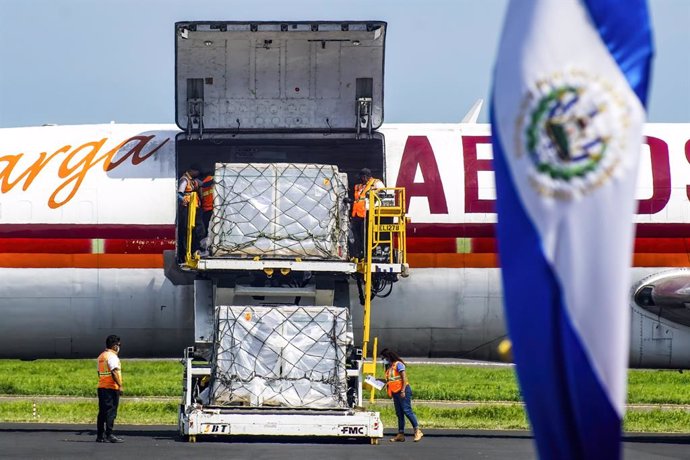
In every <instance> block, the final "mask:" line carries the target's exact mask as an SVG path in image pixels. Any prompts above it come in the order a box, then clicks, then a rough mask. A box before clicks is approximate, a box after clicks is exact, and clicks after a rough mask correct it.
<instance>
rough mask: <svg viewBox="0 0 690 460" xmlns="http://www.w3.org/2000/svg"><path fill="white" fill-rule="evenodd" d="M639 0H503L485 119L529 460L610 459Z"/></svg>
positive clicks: (639, 61) (642, 70) (621, 406)
mask: <svg viewBox="0 0 690 460" xmlns="http://www.w3.org/2000/svg"><path fill="white" fill-rule="evenodd" d="M652 54H653V49H652V42H651V24H650V18H649V14H648V8H647V4H646V1H645V0H625V1H623V0H519V1H518V0H514V1H512V2H511V3H510V5H509V7H508V11H507V15H506V20H505V25H504V30H503V34H502V37H501V42H500V46H499V53H498V58H497V62H496V67H495V70H494V72H495V73H494V86H493V93H492V106H491V123H492V134H493V149H494V167H495V170H496V191H497V211H498V225H497V233H498V242H499V254H500V262H501V268H502V276H503V289H504V297H505V308H506V317H507V321H508V331H509V334H510V338H511V340H512V343H513V350H512V351H513V356H514V360H515V363H516V366H517V367H516V368H517V374H518V380H519V383H520V387H521V391H522V396H523V398H524V401H525V403H526V407H527V413H528V416H529V419H530V423H531V425H532V430H533V432H534V436H535V441H536V444H537V450H538V452H539V456H540V457H541V458H558V459H568V458H581V459H584V458H586V459H596V458H606V459H611V458H618V457H620V436H621V423H622V418H623V415H624V411H625V393H626V378H627V364H628V354H629V329H630V305H629V289H630V265H631V261H632V248H633V237H634V227H633V222H632V218H633V213H634V210H635V206H636V202H635V184H636V181H637V169H638V161H639V157H640V148H641V142H642V126H643V123H644V120H645V104H646V98H647V88H648V86H649V74H650V60H651V56H652Z"/></svg>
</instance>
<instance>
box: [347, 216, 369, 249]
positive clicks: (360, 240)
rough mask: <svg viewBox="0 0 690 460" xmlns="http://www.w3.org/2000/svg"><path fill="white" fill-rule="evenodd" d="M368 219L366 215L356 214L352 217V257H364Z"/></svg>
mask: <svg viewBox="0 0 690 460" xmlns="http://www.w3.org/2000/svg"><path fill="white" fill-rule="evenodd" d="M365 222H366V219H365V218H364V217H357V216H354V217H352V218H351V219H350V229H351V230H352V239H353V241H352V247H351V248H350V257H357V258H358V259H363V258H364V255H365V254H364V250H365V244H366V233H365V232H366V225H365Z"/></svg>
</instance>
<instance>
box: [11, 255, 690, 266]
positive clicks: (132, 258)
mask: <svg viewBox="0 0 690 460" xmlns="http://www.w3.org/2000/svg"><path fill="white" fill-rule="evenodd" d="M407 261H408V262H409V264H410V267H412V268H498V267H499V264H498V255H497V254H491V253H470V254H457V253H414V254H408V255H407ZM633 266H634V267H688V266H690V256H689V255H688V254H687V253H676V254H635V255H634V259H633ZM0 268H101V269H107V268H159V269H160V268H163V254H46V253H2V254H0Z"/></svg>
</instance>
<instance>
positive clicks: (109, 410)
mask: <svg viewBox="0 0 690 460" xmlns="http://www.w3.org/2000/svg"><path fill="white" fill-rule="evenodd" d="M119 404H120V392H119V391H118V390H110V389H108V388H99V389H98V419H97V420H96V426H97V433H98V437H99V438H102V437H103V433H105V435H106V436H110V435H111V434H113V425H114V424H115V417H117V406H118V405H119Z"/></svg>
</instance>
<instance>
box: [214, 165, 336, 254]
mask: <svg viewBox="0 0 690 460" xmlns="http://www.w3.org/2000/svg"><path fill="white" fill-rule="evenodd" d="M214 181H215V186H214V206H213V217H212V219H211V223H210V225H209V227H210V228H209V238H208V250H209V254H210V255H211V256H212V257H239V258H242V257H247V258H254V257H257V256H259V257H271V258H284V259H295V258H302V259H312V260H314V259H316V260H334V259H337V260H346V259H347V237H348V230H349V218H348V206H347V204H346V203H345V198H346V197H347V176H346V175H345V174H342V173H339V172H338V168H337V167H336V166H331V165H311V164H283V163H280V164H277V163H272V164H239V163H217V164H216V170H215V176H214Z"/></svg>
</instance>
